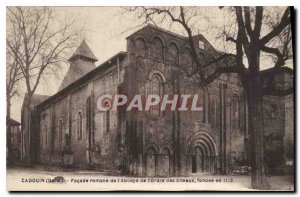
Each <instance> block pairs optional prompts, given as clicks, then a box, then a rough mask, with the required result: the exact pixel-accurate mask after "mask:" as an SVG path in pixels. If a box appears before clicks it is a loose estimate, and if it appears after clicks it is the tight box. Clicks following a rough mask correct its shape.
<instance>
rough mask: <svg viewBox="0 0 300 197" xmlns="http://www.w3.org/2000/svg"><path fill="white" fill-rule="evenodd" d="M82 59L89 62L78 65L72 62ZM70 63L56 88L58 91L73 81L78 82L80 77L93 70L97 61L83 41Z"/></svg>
mask: <svg viewBox="0 0 300 197" xmlns="http://www.w3.org/2000/svg"><path fill="white" fill-rule="evenodd" d="M80 57H81V58H84V59H88V60H90V62H89V61H87V62H86V63H83V64H79V63H78V62H76V61H74V60H75V59H76V58H80ZM69 61H70V67H69V69H68V71H67V73H66V75H65V76H64V79H63V81H62V83H61V85H60V86H59V88H58V91H60V90H62V89H64V88H65V87H67V86H68V85H70V84H71V83H73V82H74V81H76V80H78V79H79V78H80V77H82V76H83V75H85V74H86V73H88V72H90V71H91V70H93V69H95V64H94V63H95V62H96V61H98V59H97V58H96V56H95V55H94V54H93V52H92V50H91V49H90V47H89V46H88V45H87V43H86V41H85V40H83V41H82V43H81V44H80V45H79V47H78V48H77V49H76V51H75V52H74V53H73V55H72V56H71V58H70V59H69Z"/></svg>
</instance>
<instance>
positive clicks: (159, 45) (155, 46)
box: [150, 37, 164, 60]
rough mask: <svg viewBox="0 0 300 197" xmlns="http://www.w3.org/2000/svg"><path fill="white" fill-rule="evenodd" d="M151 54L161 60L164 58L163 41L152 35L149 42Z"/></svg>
mask: <svg viewBox="0 0 300 197" xmlns="http://www.w3.org/2000/svg"><path fill="white" fill-rule="evenodd" d="M150 53H151V56H152V57H154V58H155V59H159V60H163V59H164V44H163V41H162V40H161V39H160V38H158V37H154V38H153V40H152V43H151V52H150Z"/></svg>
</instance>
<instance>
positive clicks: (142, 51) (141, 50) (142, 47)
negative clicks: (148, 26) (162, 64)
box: [135, 38, 147, 56]
mask: <svg viewBox="0 0 300 197" xmlns="http://www.w3.org/2000/svg"><path fill="white" fill-rule="evenodd" d="M135 50H136V53H137V54H139V55H142V56H146V51H147V49H146V42H145V41H144V40H143V39H142V38H137V39H136V40H135Z"/></svg>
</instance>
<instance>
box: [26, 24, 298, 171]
mask: <svg viewBox="0 0 300 197" xmlns="http://www.w3.org/2000/svg"><path fill="white" fill-rule="evenodd" d="M194 43H195V45H196V46H198V47H199V48H198V52H199V57H200V59H202V60H203V61H206V60H207V59H213V58H214V57H216V56H218V55H219V53H220V52H218V51H217V50H215V49H214V48H213V46H212V45H211V44H210V43H209V42H208V41H207V40H206V39H205V38H204V37H203V36H202V35H195V36H194ZM96 61H97V58H96V57H95V55H94V54H93V53H92V51H91V50H90V48H89V47H88V45H87V44H86V43H85V41H84V42H83V43H82V44H81V45H80V46H79V48H78V49H77V50H76V52H75V53H74V54H73V56H72V57H71V58H70V59H69V62H70V68H69V70H68V72H67V74H66V76H65V78H64V80H63V82H62V84H61V86H60V88H59V91H58V92H57V93H56V94H54V95H53V96H51V97H49V98H48V99H46V100H45V101H43V102H42V103H40V104H38V105H37V106H36V107H35V109H34V114H35V115H34V119H35V120H36V121H35V122H38V124H37V125H38V126H36V127H35V128H36V129H35V131H33V132H32V133H33V135H35V136H36V137H35V139H36V142H37V143H35V145H34V146H35V147H34V150H35V152H34V153H32V154H34V159H33V160H34V162H37V163H42V164H47V165H49V164H53V165H60V164H63V152H64V149H65V147H66V146H70V150H71V152H72V154H73V165H74V166H77V167H93V168H97V169H99V170H110V171H119V172H121V173H123V174H128V175H134V176H180V175H191V174H193V173H211V174H218V173H221V174H225V173H228V172H229V171H230V170H231V169H234V168H235V167H236V166H249V156H248V150H249V146H248V135H249V131H248V128H247V116H246V114H247V110H248V109H247V104H246V101H245V98H244V94H243V90H242V87H241V84H240V82H239V80H238V77H237V76H236V75H235V74H224V75H221V76H220V77H219V78H218V79H216V80H214V81H213V82H212V83H210V84H209V85H208V87H206V88H202V87H200V86H199V83H197V76H194V75H193V76H191V77H187V76H186V75H184V74H182V73H183V72H184V71H193V69H195V66H194V63H193V61H192V58H191V56H190V49H189V44H188V40H187V38H185V37H182V36H180V35H177V34H174V33H172V32H168V31H166V30H163V29H160V28H157V27H153V26H151V25H148V26H146V27H144V28H142V29H140V30H138V31H137V32H135V33H133V34H132V35H130V36H129V37H127V51H126V52H120V53H118V54H116V55H115V56H113V57H112V58H110V59H109V60H107V61H106V62H104V63H103V64H101V65H99V66H97V67H96V66H95V64H94V63H95V62H96ZM229 62H230V61H229ZM223 63H224V62H223ZM223 63H218V64H212V65H209V66H207V72H209V71H210V70H211V69H213V66H222V64H223ZM227 63H228V62H227ZM224 64H225V63H224ZM104 94H111V95H116V94H125V95H127V96H128V97H131V96H134V95H136V94H139V95H144V96H147V95H151V94H156V95H160V96H163V95H165V94H168V95H176V94H177V95H183V94H190V95H198V96H199V100H200V101H201V103H202V107H203V110H202V111H178V110H175V111H160V108H159V106H157V107H153V108H151V110H150V111H126V110H125V109H122V108H120V109H118V110H112V109H109V110H107V111H99V110H98V109H97V107H96V105H97V99H98V98H99V97H100V96H101V95H104ZM272 99H273V100H272ZM270 100H272V101H270ZM267 103H275V104H271V106H270V107H268V108H266V114H270V113H271V115H270V116H266V119H267V120H266V121H267V124H266V125H267V127H269V128H267V129H266V130H267V134H268V136H272V139H273V141H272V143H267V144H268V146H269V147H271V148H270V152H271V153H272V151H273V152H274V151H275V152H276V151H277V153H278V154H279V155H280V156H278V158H280V159H279V161H278V163H277V164H274V166H272V167H274V168H279V167H281V166H282V165H285V160H286V159H285V158H286V156H285V153H284V150H285V149H286V148H287V147H289V145H288V144H289V143H287V142H286V141H287V140H286V139H288V140H291V141H293V135H292V134H293V132H294V131H293V126H291V125H290V123H288V122H289V121H293V118H288V119H287V118H285V117H286V116H284V115H283V116H281V115H280V116H276V117H274V116H275V115H274V114H272V113H274V112H272V110H274V108H276V110H277V111H276V113H279V112H280V113H283V114H284V112H285V111H286V107H290V108H293V107H291V106H290V105H288V104H286V103H287V102H286V101H285V100H284V99H278V98H269V99H267ZM105 105H106V106H109V107H110V108H111V105H112V104H111V100H109V99H108V100H107V101H105ZM274 106H275V107H274ZM291 116H293V113H291ZM268 121H269V122H268ZM272 122H277V123H280V128H279V127H276V128H274V124H273V123H272ZM287 133H288V134H287ZM286 136H288V137H286ZM268 139H271V138H268ZM274 144H275V145H274ZM291 147H293V146H291ZM278 150H280V151H278ZM271 153H270V154H271ZM272 154H273V156H274V153H272ZM272 165H273V164H272Z"/></svg>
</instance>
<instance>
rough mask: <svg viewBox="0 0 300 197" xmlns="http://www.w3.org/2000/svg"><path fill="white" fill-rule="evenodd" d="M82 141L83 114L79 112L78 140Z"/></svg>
mask: <svg viewBox="0 0 300 197" xmlns="http://www.w3.org/2000/svg"><path fill="white" fill-rule="evenodd" d="M81 139H82V112H81V111H79V112H78V114H77V140H81Z"/></svg>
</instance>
